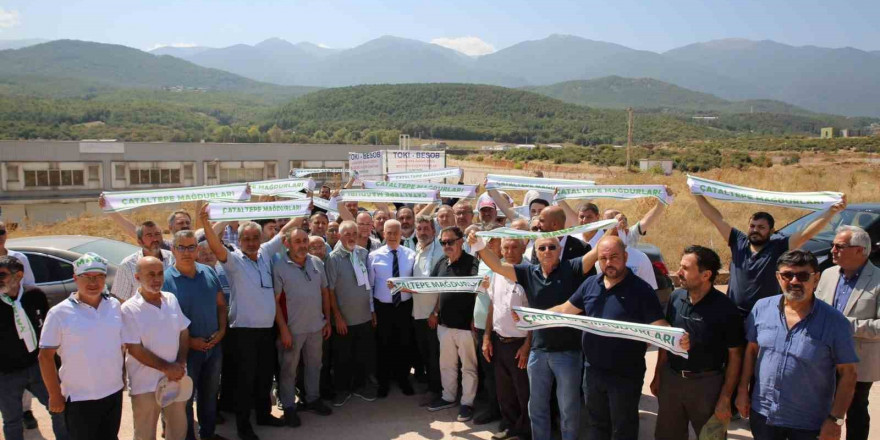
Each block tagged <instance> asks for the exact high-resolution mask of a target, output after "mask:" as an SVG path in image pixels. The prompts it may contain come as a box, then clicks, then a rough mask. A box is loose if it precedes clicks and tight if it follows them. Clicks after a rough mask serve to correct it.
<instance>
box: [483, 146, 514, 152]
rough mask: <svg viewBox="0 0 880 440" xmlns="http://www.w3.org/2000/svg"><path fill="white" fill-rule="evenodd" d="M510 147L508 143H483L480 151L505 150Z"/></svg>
mask: <svg viewBox="0 0 880 440" xmlns="http://www.w3.org/2000/svg"><path fill="white" fill-rule="evenodd" d="M511 148H512V147H511V146H510V145H483V146H482V147H480V150H482V151H507V150H510V149H511Z"/></svg>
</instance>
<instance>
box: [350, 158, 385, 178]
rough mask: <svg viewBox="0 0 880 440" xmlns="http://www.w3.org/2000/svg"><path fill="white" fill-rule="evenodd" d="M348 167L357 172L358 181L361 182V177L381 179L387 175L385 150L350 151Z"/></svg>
mask: <svg viewBox="0 0 880 440" xmlns="http://www.w3.org/2000/svg"><path fill="white" fill-rule="evenodd" d="M348 168H349V169H350V170H352V171H353V172H355V173H357V174H356V176H355V182H356V183H361V179H379V178H381V177H382V176H384V175H385V151H382V150H380V151H373V152H370V153H348Z"/></svg>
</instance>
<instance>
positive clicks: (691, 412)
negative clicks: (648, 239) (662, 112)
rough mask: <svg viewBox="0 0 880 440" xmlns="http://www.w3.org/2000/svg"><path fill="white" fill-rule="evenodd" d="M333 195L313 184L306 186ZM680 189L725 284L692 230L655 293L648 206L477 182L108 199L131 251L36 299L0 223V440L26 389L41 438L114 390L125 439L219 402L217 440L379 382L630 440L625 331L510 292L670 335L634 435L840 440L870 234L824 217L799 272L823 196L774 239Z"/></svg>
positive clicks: (110, 402) (94, 263) (207, 412)
mask: <svg viewBox="0 0 880 440" xmlns="http://www.w3.org/2000/svg"><path fill="white" fill-rule="evenodd" d="M337 194H338V193H334V192H333V191H331V188H329V187H323V188H321V191H320V192H319V194H317V195H316V197H321V198H325V199H331V198H333V197H335V196H337ZM694 197H695V198H696V201H697V204H698V206H699V209H700V211H701V212H702V214H703V215H704V216H705V218H706V219H708V221H710V222H711V223H712V224H713V225H714V226H715V227H716V228H717V230H718V232H719V233H720V234H721V237H722V238H723V239H724V240H726V241H727V244H728V246H729V248H730V252H731V255H732V261H731V263H730V282H729V285H728V289H727V291H726V293H722V292H721V291H719V290H718V289H717V288H716V287H715V282H716V277H717V276H718V273H719V271H720V270H721V260H720V258H719V256H718V254H717V253H716V252H715V251H714V250H713V249H711V248H709V247H706V246H702V245H700V244H693V245H690V246H687V247H686V248H684V249H683V250H682V253H681V261H680V268H679V269H678V272H677V278H678V280H679V283H680V288H679V289H677V290H675V291H674V292H673V293H672V294H671V295H670V296H669V297H668V298H658V295H657V293H656V291H655V289H656V288H657V280H656V278H655V274H654V271H653V270H652V267H651V263H650V261H648V260H647V257H646V256H645V255H644V253H642V252H641V251H639V250H638V249H637V248H636V245H637V244H638V242H639V240H640V239H641V237H643V236H645V235H646V234H647V233H648V232H649V231H650V230H651V229H653V228H654V227H655V226H656V224H657V223H658V222H660V221H662V217H663V213H664V209H665V205H664V204H662V203H659V202H658V203H657V204H656V206H655V207H654V208H652V209H651V210H650V211H649V212H648V213H647V214H646V215H645V216H644V217H643V218H641V219H640V220H639V221H638V222H636V223H635V224H634V225H629V224H628V220H627V218H626V216H625V215H624V214H623V213H621V212H619V211H616V210H610V209H609V210H606V211H601V210H600V209H599V207H598V206H597V205H596V204H594V203H590V202H585V203H581V204H579V205H577V206H571V205H569V204H568V203H567V202H565V201H560V202H558V203H553V194H552V193H550V194H548V193H542V192H538V191H534V190H533V191H529V192H527V193H526V197H525V200H524V205H526V206H528V208H529V215H523V214H520V213H519V212H518V211H516V210H514V209H513V208H512V207H513V200H512V198H511V197H510V196H508V195H507V194H505V193H503V192H499V191H496V190H489V191H487V192H486V193H484V194H483V195H481V196H480V197H479V198H477V199H476V200H473V199H461V200H448V199H444V203H443V204H439V203H438V204H429V205H415V206H408V205H404V204H392V203H389V204H382V203H377V204H375V206H376V207H375V209H374V210H373V211H368V210H365V209H364V208H363V207H360V206H358V203H357V202H351V201H349V202H344V203H343V202H340V203H339V207H340V209H339V210H338V213H335V212H333V213H328V212H326V211H324V210H322V209H319V208H315V209H314V210H313V212H312V214H311V215H310V216H309V217H307V218H306V217H302V218H293V219H265V220H259V221H256V222H252V221H247V222H235V223H214V222H211V221H209V219H208V210H207V207H200V208H199V209H198V212H194V213H189V212H186V211H175V212H174V213H172V214H171V215H170V216H169V218H168V220H167V229H168V230H169V231H170V236H165V235H163V229H164V226H165V225H160V224H159V223H157V222H155V221H145V222H143V223H140V224H133V223H132V222H131V221H130V220H128V219H127V218H126V217H124V216H123V215H121V214H119V213H111V214H109V215H110V216H111V217H112V218H113V219H114V221H116V222H117V223H118V224H119V225H120V226H121V227H122V228H123V229H124V230H125V231H126V232H127V233H128V234H130V235H131V236H132V238H133V239H135V240H136V241H137V243H138V245H139V246H140V247H141V249H140V250H139V251H138V252H136V253H135V254H133V255H131V256H129V257H128V258H126V259H125V260H124V261H123V262H122V264H120V265H119V266H118V267H117V270H116V274H115V279H114V280H113V283H112V287H111V288H110V289H109V290H108V289H107V287H106V285H107V279H106V277H107V271H108V264H109V263H108V261H107V260H106V259H104V258H103V257H102V256H100V255H95V254H85V255H83V256H82V257H81V258H80V259H78V260H77V261H76V262H75V263H74V280H75V283H76V292H75V293H73V294H72V295H71V296H70V297H69V298H66V299H64V300H62V301H61V302H60V303H59V304H57V305H55V306H54V307H52V308H51V309H49V307H48V302H47V299H46V295H45V294H44V293H43V292H41V291H40V290H39V289H38V288H37V287H35V286H34V277H33V274H32V272H31V269H30V267H29V264H28V261H27V258H26V257H25V256H24V255H22V254H20V253H17V252H14V251H11V250H7V249H6V248H5V242H6V238H7V237H8V236H9V231H8V230H7V228H6V226H5V225H4V224H3V223H0V299H2V304H0V413H2V417H3V432H4V436H5V438H6V439H8V440H20V439H22V438H23V431H24V425H25V424H29V425H30V426H28V427H32V426H36V425H35V422H34V423H28V422H27V420H29V419H28V417H30V418H32V415H29V411H26V409H27V408H26V407H24V406H23V405H24V404H25V403H29V401H30V400H31V398H30V394H27V393H32V395H33V397H35V398H36V399H37V400H38V401H39V402H40V403H41V404H43V405H45V406H46V407H47V408H48V410H49V412H50V413H51V419H52V428H53V430H54V433H55V436H56V438H57V439H60V440H63V439H73V440H96V439H97V440H102V439H115V438H117V435H118V431H119V426H120V417H121V412H122V406H123V404H122V399H123V388H126V387H127V389H128V396H129V398H130V399H131V408H132V415H133V423H134V427H133V428H134V438H135V439H139V440H140V439H154V438H155V437H156V431H157V426H161V427H162V428H161V429H162V432H163V435H164V437H165V438H166V439H168V440H182V439H195V438H201V439H203V440H205V439H219V438H222V437H221V436H219V435H217V434H216V432H215V428H216V426H217V424H219V423H223V421H224V416H223V413H226V414H227V415H234V420H233V421H232V422H233V423H235V427H236V431H237V434H238V436H239V438H241V439H243V440H254V439H257V438H258V436H257V434H256V432H255V430H254V428H253V426H252V421H253V422H255V423H256V424H257V425H259V426H272V427H279V429H281V427H285V426H286V427H297V426H300V424H301V423H302V422H301V419H300V417H299V416H298V413H299V412H301V411H310V412H314V413H316V414H319V415H322V416H330V415H331V414H332V412H333V408H339V407H342V406H344V405H346V403H347V402H349V401H350V400H351V399H353V398H356V399H362V400H364V401H367V402H372V401H374V400H376V399H382V398H385V397H387V396H388V395H389V393H390V392H391V389H392V385H393V386H395V387H396V388H398V389H399V391H400V392H401V393H403V394H404V395H413V394H415V393H417V392H421V393H423V394H422V397H421V398H420V399H419V401H420V404H421V405H422V406H424V407H425V408H426V409H427V410H428V411H439V410H443V409H447V408H453V407H458V415H457V420H458V421H460V422H472V423H474V424H487V423H493V422H496V421H498V426H497V429H494V431H495V433H494V434H493V436H492V438H493V439H496V440H503V439H510V438H519V439H535V440H544V439H549V438H553V436H554V434H553V432H554V431H556V430H558V432H559V435H560V436H561V438H562V439H563V440H572V439H576V438H579V436H580V435H581V432H580V429H581V428H580V427H581V425H582V423H581V422H582V419H584V422H585V426H586V429H587V432H586V437H587V438H589V439H635V438H637V437H638V433H639V400H640V396H641V393H642V387H643V384H644V380H645V373H646V362H645V356H646V351H647V349H648V345H647V344H645V343H643V342H638V341H634V340H629V339H622V338H616V337H610V336H604V335H597V334H593V333H590V332H583V331H580V330H577V329H573V328H567V327H554V328H542V329H537V330H531V331H525V330H522V329H521V328H519V327H518V325H517V321H518V320H519V316H518V315H517V313H516V312H515V311H514V308H515V307H530V308H533V309H542V310H549V311H553V312H560V313H567V314H575V315H586V316H588V317H594V318H603V319H610V320H616V321H625V322H633V323H641V324H651V325H655V326H672V327H677V328H680V329H684V330H685V331H686V334H685V336H684V337H683V338H682V342H681V345H682V347H683V348H684V349H685V350H687V354H688V356H687V357H683V356H680V355H677V354H675V353H672V352H667V351H665V350H662V349H661V350H659V354H658V360H657V363H656V368H655V371H654V374H653V381H652V382H651V383H650V390H651V392H652V393H653V394H654V395H656V396H657V399H658V402H659V411H658V414H657V421H656V427H655V430H654V435H655V437H656V438H658V439H676V440H678V439H687V438H688V435H689V430H690V429H693V431H694V432H695V433H697V434H699V433H700V432H701V430H703V428H704V426H705V425H707V424H716V425H718V424H720V426H722V431H721V434H722V436H723V433H724V432H723V429H724V427H726V426H727V423H728V422H729V421H730V420H731V419H732V418H734V417H743V418H748V419H749V420H750V427H751V430H752V433H753V435H754V438H755V439H758V440H763V439H807V438H810V439H815V438H817V437H818V438H820V439H838V438H840V436H841V427H842V425H843V424H844V423H845V424H846V434H847V435H846V437H847V439H849V440H856V439H867V438H868V428H869V424H870V418H869V416H868V395H869V392H870V388H871V385H872V382H873V381H875V380H880V316H878V314H880V269H878V268H877V267H876V266H874V265H873V264H872V263H871V262H870V261H869V255H870V253H871V246H872V243H871V241H870V238H869V236H868V234H867V233H866V232H865V231H864V230H862V229H860V228H858V227H855V226H845V227H841V228H839V229H838V230H837V231H836V235H835V237H834V241H833V246H832V250H831V255H832V258H833V263H834V266H832V267H831V268H829V269H827V270H825V271H824V272H823V273H820V272H819V262H818V261H817V259H816V257H815V256H814V255H812V254H811V253H810V252H807V251H804V250H801V249H800V247H801V246H802V245H803V244H804V243H805V242H806V241H808V240H809V239H810V238H811V237H813V236H814V235H815V234H816V233H818V232H819V231H821V230H822V229H823V228H826V227H827V226H828V223H829V221H830V220H831V218H832V217H833V216H834V215H835V214H836V213H837V212H839V211H840V210H842V209H843V208H844V207H845V205H846V202H845V199H844V201H843V202H841V203H838V204H835V205H834V206H832V207H831V208H829V209H828V210H827V211H826V212H825V213H824V214H823V215H821V216H819V217H818V218H817V219H816V220H815V221H814V222H813V223H812V224H810V225H808V226H807V227H806V228H805V229H804V230H802V231H799V232H797V233H795V234H794V235H791V236H787V237H785V236H781V235H778V234H775V229H774V226H775V225H774V219H773V217H772V216H771V215H770V214H768V213H766V212H755V213H754V214H753V215H752V216H751V217H750V218H749V219H748V223H747V225H746V226H747V227H746V228H745V229H744V230H741V229H737V228H736V227H733V226H731V224H730V223H728V220H727V219H725V218H724V217H723V216H722V215H721V213H720V212H719V211H718V210H717V209H716V208H714V207H713V206H712V204H711V203H710V202H709V201H708V200H707V199H705V198H704V197H703V196H694ZM328 214H332V216H333V219H332V221H331V219H330V217H328ZM602 218H604V219H614V220H616V221H617V223H616V225H615V226H612V227H610V228H609V229H608V230H604V231H603V230H597V231H592V232H587V233H584V234H583V235H577V236H574V235H560V236H550V235H552V234H545V236H544V237H542V238H537V239H534V240H522V239H518V238H492V239H489V240H484V239H483V238H482V237H481V236H479V235H478V234H477V232H479V231H490V230H493V229H495V228H498V227H501V226H508V227H511V228H516V229H521V230H526V231H540V232H544V233H552V232H556V231H560V230H563V229H565V228H567V227H570V226H573V225H578V224H581V225H583V224H588V223H593V222H595V221H597V220H600V219H602ZM473 276H482V277H483V279H484V281H483V285H482V287H483V289H482V290H481V291H479V292H439V293H436V292H435V293H427V292H419V291H413V290H409V289H400V288H396V287H397V286H395V285H394V284H393V283H392V282H391V281H389V280H391V279H396V278H406V277H473ZM190 389H191V391H190ZM478 394H481V395H482V397H483V398H482V399H479V400H478V399H477V395H478ZM23 398H24V400H25V401H26V402H25V403H23ZM273 400H275V401H276V402H277V403H276V404H277V405H279V406H280V408H282V410H283V416H282V417H280V418H279V417H275V416H273V415H272V406H273ZM478 402H479V403H478ZM328 403H329V404H328ZM476 406H479V408H476ZM477 409H479V411H477ZM160 419H161V424H160V423H159V420H160ZM493 428H494V427H493ZM722 438H723V437H722Z"/></svg>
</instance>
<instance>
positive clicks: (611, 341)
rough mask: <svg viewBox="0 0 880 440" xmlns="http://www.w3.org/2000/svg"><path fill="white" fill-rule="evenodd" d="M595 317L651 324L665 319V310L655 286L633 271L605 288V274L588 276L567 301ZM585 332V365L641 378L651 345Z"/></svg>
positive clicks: (583, 340)
mask: <svg viewBox="0 0 880 440" xmlns="http://www.w3.org/2000/svg"><path fill="white" fill-rule="evenodd" d="M568 301H569V302H570V303H571V304H572V305H574V306H575V307H577V308H579V309H581V310H583V311H584V314H585V315H586V316H589V317H592V318H602V319H612V320H615V321H625V322H635V323H639V324H650V323H652V322H655V321H657V320H660V319H663V309H662V307H660V300H658V299H657V294H656V293H654V289H652V288H651V286H649V285H648V283H646V282H645V281H644V280H642V279H641V278H639V277H637V276H635V274H633V273H632V271H631V270H629V269H627V270H626V275H625V276H624V277H623V279H622V280H620V282H618V283H617V284H615V285H614V286H612V287H611V289H606V288H605V275H594V276H591V277H590V278H587V280H586V281H584V283H583V284H582V285H581V286H580V288H578V290H577V292H575V293H574V295H572V296H571V298H570V299H569V300H568ZM581 333H583V335H582V337H581V340H582V345H583V350H584V357H585V359H584V365H586V366H588V367H592V368H597V369H601V370H605V371H607V372H608V373H611V374H615V375H620V376H629V377H637V378H642V377H643V376H644V375H645V352H647V351H648V344H646V343H644V342H639V341H633V340H630V339H623V338H613V337H606V336H599V335H596V334H593V333H590V332H581Z"/></svg>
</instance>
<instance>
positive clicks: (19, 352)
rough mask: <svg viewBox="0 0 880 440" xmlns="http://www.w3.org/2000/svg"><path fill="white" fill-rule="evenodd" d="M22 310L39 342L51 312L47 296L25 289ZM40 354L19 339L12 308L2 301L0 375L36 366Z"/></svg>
mask: <svg viewBox="0 0 880 440" xmlns="http://www.w3.org/2000/svg"><path fill="white" fill-rule="evenodd" d="M0 295H2V294H0ZM21 308H22V309H24V314H25V315H27V319H28V320H29V321H30V322H31V326H32V327H33V329H34V336H36V337H37V339H38V340H39V337H40V330H42V329H43V320H44V319H46V312H48V311H49V302H48V300H47V299H46V294H45V293H43V291H42V290H40V289H38V288H36V287H25V288H24V290H23V291H22V293H21ZM38 353H39V351H38V350H34V351H30V352H29V351H28V350H27V346H26V345H25V343H24V341H22V340H21V338H19V337H18V329H17V328H16V326H15V312H14V310H13V309H12V306H10V305H8V304H6V303H5V302H3V301H0V373H12V372H13V371H18V370H21V369H24V368H28V367H30V366H31V365H34V364H35V363H36V362H37V354H38Z"/></svg>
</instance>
